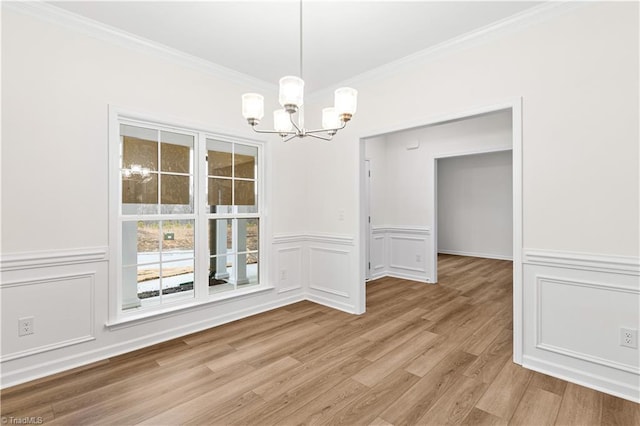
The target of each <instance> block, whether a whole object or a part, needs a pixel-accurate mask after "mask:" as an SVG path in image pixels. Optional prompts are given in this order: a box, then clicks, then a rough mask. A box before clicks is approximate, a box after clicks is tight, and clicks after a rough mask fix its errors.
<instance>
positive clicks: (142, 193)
mask: <svg viewBox="0 0 640 426" xmlns="http://www.w3.org/2000/svg"><path fill="white" fill-rule="evenodd" d="M122 203H123V204H153V205H154V207H152V209H153V210H154V213H156V212H157V204H158V175H156V174H149V175H147V176H142V175H135V174H130V175H129V176H127V175H122ZM122 212H123V213H129V212H125V209H123V211H122ZM133 213H137V212H133Z"/></svg>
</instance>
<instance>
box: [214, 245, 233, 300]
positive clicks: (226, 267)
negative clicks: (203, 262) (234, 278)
mask: <svg viewBox="0 0 640 426" xmlns="http://www.w3.org/2000/svg"><path fill="white" fill-rule="evenodd" d="M233 260H234V256H233V255H231V256H213V257H210V258H209V294H211V293H217V292H220V291H226V290H233V289H234V288H235V286H234V285H233V283H231V273H232V272H233Z"/></svg>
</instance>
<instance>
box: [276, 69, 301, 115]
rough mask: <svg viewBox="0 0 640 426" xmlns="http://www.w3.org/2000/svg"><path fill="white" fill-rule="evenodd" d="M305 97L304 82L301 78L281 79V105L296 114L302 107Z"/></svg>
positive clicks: (287, 77)
mask: <svg viewBox="0 0 640 426" xmlns="http://www.w3.org/2000/svg"><path fill="white" fill-rule="evenodd" d="M303 96H304V81H303V80H302V79H301V78H299V77H294V76H291V75H288V76H286V77H282V78H281V79H280V94H279V97H278V101H279V102H280V105H281V106H282V107H283V108H284V109H286V110H287V111H290V112H295V111H296V110H297V109H298V108H300V107H301V106H302V102H303Z"/></svg>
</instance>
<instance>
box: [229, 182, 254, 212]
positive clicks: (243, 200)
mask: <svg viewBox="0 0 640 426" xmlns="http://www.w3.org/2000/svg"><path fill="white" fill-rule="evenodd" d="M233 186H234V190H235V199H234V203H233V204H234V205H235V206H255V205H256V183H255V182H254V181H251V180H248V181H247V180H236V181H233Z"/></svg>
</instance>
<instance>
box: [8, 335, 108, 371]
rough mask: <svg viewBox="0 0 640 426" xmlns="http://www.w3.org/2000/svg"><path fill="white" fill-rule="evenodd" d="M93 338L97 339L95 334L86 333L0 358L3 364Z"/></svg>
mask: <svg viewBox="0 0 640 426" xmlns="http://www.w3.org/2000/svg"><path fill="white" fill-rule="evenodd" d="M93 340H96V337H95V336H93V335H86V336H81V337H76V338H74V339H69V340H63V341H61V342H56V343H52V344H50V345H42V346H38V347H36V348H33V349H28V350H26V351H20V352H14V353H12V354H7V355H5V356H2V357H1V358H0V364H2V363H4V362H7V361H13V360H16V359H20V358H26V357H28V356H32V355H36V354H40V353H43V352H48V351H53V350H55V349H62V348H66V347H67V346H73V345H77V344H80V343H86V342H91V341H93Z"/></svg>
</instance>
